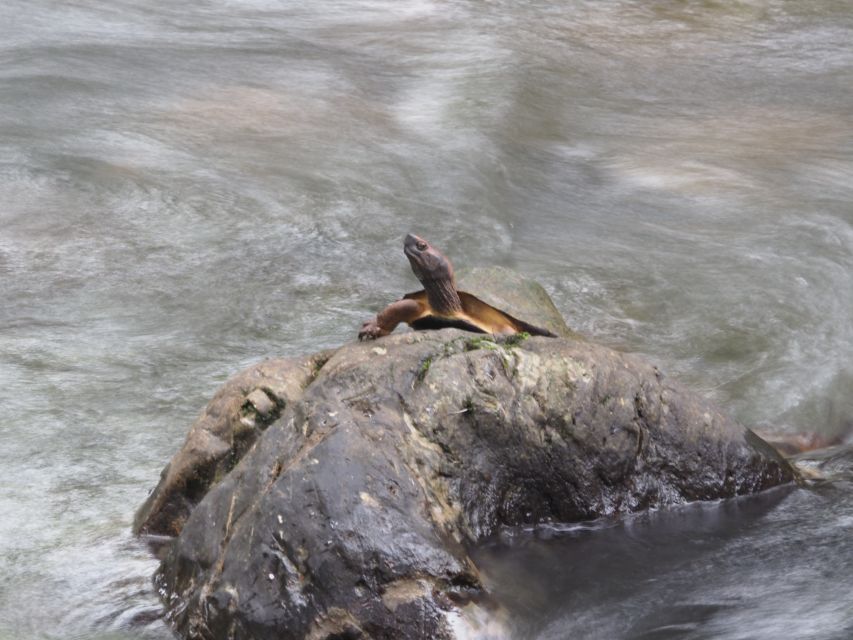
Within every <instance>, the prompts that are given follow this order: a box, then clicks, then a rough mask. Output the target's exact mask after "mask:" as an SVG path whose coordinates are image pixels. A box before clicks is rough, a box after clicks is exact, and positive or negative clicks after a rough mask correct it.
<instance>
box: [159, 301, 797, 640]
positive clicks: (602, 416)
mask: <svg viewBox="0 0 853 640" xmlns="http://www.w3.org/2000/svg"><path fill="white" fill-rule="evenodd" d="M472 293H474V292H473V291H472ZM476 295H480V294H479V293H477V294H476ZM531 321H532V322H535V320H531ZM549 328H550V327H549ZM552 330H553V329H552ZM321 360H322V359H321ZM306 362H308V361H306ZM314 362H315V363H319V362H320V361H314ZM306 366H307V369H305V371H306V373H305V375H304V377H303V378H300V380H303V381H304V384H303V383H299V384H297V385H296V387H298V391H295V392H294V394H293V396H292V398H293V399H292V400H291V399H288V400H287V401H286V402H285V406H284V408H283V411H282V413H281V415H280V417H279V418H278V419H277V420H276V421H275V422H274V423H273V424H272V425H270V426H269V428H267V429H266V430H265V431H264V432H263V433H262V434H261V435H260V437H258V438H257V441H256V442H255V444H254V446H253V447H252V448H251V449H250V450H249V451H248V453H246V455H245V457H244V458H243V459H242V460H241V461H240V463H239V464H238V465H237V466H236V467H235V468H234V469H233V470H231V472H230V473H228V474H227V475H225V476H224V477H223V478H222V479H221V481H219V482H218V483H216V484H214V485H212V488H211V489H210V491H209V492H208V494H207V495H206V496H205V497H204V499H203V500H202V501H201V502H200V503H199V504H198V505H197V506H196V507H195V509H194V510H193V511H192V513H191V514H190V516H189V518H188V519H187V521H186V524H185V525H184V526H183V529H182V531H181V534H180V536H179V537H178V538H177V539H176V541H175V543H174V545H173V547H172V548H171V550H170V552H169V554H168V555H167V557H166V558H165V560H164V561H163V563H162V565H161V567H160V569H159V571H158V573H157V576H156V581H157V584H158V587H159V589H160V592H161V594H162V595H163V597H164V600H165V603H166V606H167V609H168V611H169V618H170V621H171V622H172V624H173V625H174V627H175V629H176V630H177V631H178V632H179V633H180V634H181V635H182V636H184V637H191V638H223V639H224V638H253V639H257V640H264V639H267V638H269V639H272V638H276V639H289V638H293V639H297V638H298V639H302V638H310V639H312V640H332V639H340V638H378V639H392V638H393V639H406V638H413V639H414V638H418V639H426V638H430V639H433V638H438V639H440V638H458V637H462V633H463V632H462V629H463V628H464V627H465V625H466V621H467V620H470V619H472V617H475V615H476V614H477V613H478V611H479V612H482V611H483V610H485V609H487V608H488V602H489V600H488V593H487V592H486V589H485V587H484V585H483V583H482V582H481V579H480V576H479V574H478V571H477V568H476V566H475V565H474V564H473V562H472V561H471V560H470V558H469V557H468V555H467V553H466V546H468V545H471V544H473V543H476V542H477V541H479V540H481V539H482V538H484V537H485V536H489V535H491V534H492V533H494V532H495V531H496V530H497V529H498V528H499V527H501V526H503V525H510V526H512V525H519V524H524V523H531V524H533V523H539V522H547V521H560V522H572V521H578V520H588V519H592V518H597V517H600V516H604V515H609V514H615V513H627V512H632V511H637V510H641V509H647V508H649V507H661V506H669V505H677V504H682V503H684V502H687V501H692V500H706V499H718V498H725V497H731V496H735V495H741V494H747V493H752V492H756V491H760V490H762V489H765V488H768V487H771V486H774V485H777V484H780V483H785V482H789V481H791V480H792V479H793V478H794V472H793V471H792V469H791V467H790V466H789V465H788V463H787V462H785V461H784V460H783V459H782V458H781V457H780V456H779V455H778V454H777V453H776V451H775V450H773V449H772V448H771V447H769V446H767V445H766V444H765V443H764V442H763V441H762V440H761V439H759V438H758V437H757V436H755V435H754V434H752V432H750V431H748V430H746V429H744V428H743V427H741V426H740V425H738V424H736V423H734V422H732V421H731V420H730V419H729V418H727V417H726V416H725V415H723V414H721V413H720V412H719V411H718V410H717V409H715V408H714V407H713V406H711V405H709V404H708V403H707V402H706V401H704V400H703V399H701V398H699V397H697V396H696V395H695V394H692V393H690V392H688V391H686V390H684V389H683V388H682V387H680V386H679V385H677V384H675V383H672V382H671V381H669V380H668V379H666V378H664V377H663V376H662V375H661V374H660V372H659V371H657V370H656V369H655V368H654V367H652V366H650V365H649V364H647V363H645V362H643V361H641V360H639V359H636V358H633V357H630V356H626V355H622V354H619V353H616V352H614V351H612V350H610V349H606V348H604V347H600V346H596V345H593V344H590V343H587V342H582V341H578V340H572V339H562V338H559V339H553V338H541V337H536V338H528V339H524V338H523V337H520V336H511V337H509V338H506V339H501V340H499V341H495V340H494V339H492V338H491V337H489V336H483V335H476V334H471V333H465V332H462V331H459V330H455V329H445V330H442V331H430V332H414V333H403V334H395V335H391V336H388V337H386V338H382V339H380V340H378V341H376V342H371V343H356V344H350V345H346V346H344V347H341V348H340V349H338V350H337V351H336V352H335V353H334V354H333V355H332V356H331V357H330V358H329V359H328V361H327V362H325V364H323V366H322V368H321V369H320V370H319V372H316V371H314V372H311V373H310V374H309V373H307V371H308V370H309V369H311V366H310V365H306ZM315 368H316V367H315ZM312 379H313V381H311V380H312ZM309 381H310V384H308V382H309ZM305 384H307V387H305ZM250 386H251V385H248V386H246V387H241V388H244V389H246V390H247V391H244V393H246V394H247V395H246V398H247V399H248V397H249V395H251V393H252V392H253V390H249V387H250ZM303 387H304V391H302V388H303ZM297 396H298V397H297ZM236 402H237V401H236V400H235V403H236ZM228 406H230V407H232V410H233V406H236V404H234V405H231V404H229V405H228ZM173 465H174V462H173ZM214 475H215V474H214ZM168 476H169V473H166V477H168Z"/></svg>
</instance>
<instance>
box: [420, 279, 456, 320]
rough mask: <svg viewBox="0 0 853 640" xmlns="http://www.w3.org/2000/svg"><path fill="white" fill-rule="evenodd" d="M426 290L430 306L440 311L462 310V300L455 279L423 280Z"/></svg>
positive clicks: (448, 312)
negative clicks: (457, 291)
mask: <svg viewBox="0 0 853 640" xmlns="http://www.w3.org/2000/svg"><path fill="white" fill-rule="evenodd" d="M422 284H423V285H424V290H425V291H426V294H427V298H429V304H430V306H431V307H432V308H433V309H434V310H435V311H437V312H439V313H447V314H450V313H452V312H454V311H461V310H462V300H460V299H459V294H458V293H456V286H455V285H454V283H453V280H451V279H449V278H442V279H440V280H423V281H422Z"/></svg>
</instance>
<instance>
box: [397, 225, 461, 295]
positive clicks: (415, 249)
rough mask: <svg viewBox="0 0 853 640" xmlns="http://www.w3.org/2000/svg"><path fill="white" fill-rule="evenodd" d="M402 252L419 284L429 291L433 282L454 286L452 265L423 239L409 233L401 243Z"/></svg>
mask: <svg viewBox="0 0 853 640" xmlns="http://www.w3.org/2000/svg"><path fill="white" fill-rule="evenodd" d="M403 252H404V253H405V254H406V257H407V258H408V259H409V264H410V265H412V271H414V272H415V276H416V277H417V279H418V280H420V281H421V283H422V284H423V285H424V287H426V288H427V289H429V287H430V285H431V284H432V283H435V282H447V283H449V284H450V285H451V286H452V285H453V284H454V278H453V265H452V264H450V260H448V259H447V257H445V255H444V254H443V253H441V251H439V250H438V249H436V248H435V247H433V246H431V245H430V243H429V242H427V241H426V240H424V239H423V238H419V237H418V236H416V235H414V234H413V233H410V234H409V235H407V236H406V239H405V241H403Z"/></svg>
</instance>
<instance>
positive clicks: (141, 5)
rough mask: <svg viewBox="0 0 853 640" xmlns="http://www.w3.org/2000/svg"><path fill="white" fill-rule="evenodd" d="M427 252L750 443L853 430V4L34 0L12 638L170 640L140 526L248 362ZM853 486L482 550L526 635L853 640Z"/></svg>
mask: <svg viewBox="0 0 853 640" xmlns="http://www.w3.org/2000/svg"><path fill="white" fill-rule="evenodd" d="M409 231H413V232H416V233H419V234H421V235H423V236H425V237H427V238H428V239H430V240H431V241H432V242H434V243H435V244H436V245H437V246H439V247H440V248H442V249H443V250H444V251H445V252H446V253H447V254H448V255H449V256H451V257H452V258H453V259H454V261H455V264H456V265H457V267H465V266H479V265H487V264H501V265H507V266H511V267H514V268H517V269H519V270H521V271H523V272H524V273H526V274H528V275H530V276H532V277H534V278H536V279H537V280H539V281H540V282H541V283H543V285H544V286H545V287H546V288H547V289H548V291H549V292H550V293H551V294H552V296H553V298H554V300H555V302H556V304H557V306H558V307H559V308H560V310H561V311H562V312H563V313H564V315H565V316H566V318H567V320H568V321H569V324H570V325H571V326H572V327H574V328H575V329H577V330H579V331H580V332H582V333H584V334H586V335H588V336H590V337H591V338H592V339H594V340H596V341H599V342H602V343H605V344H608V345H611V346H613V347H616V348H618V349H621V350H624V351H629V352H635V353H641V354H645V355H647V356H648V357H650V358H651V359H653V360H654V361H655V362H656V363H657V364H658V365H659V366H660V367H661V368H662V369H664V370H665V371H666V372H668V373H669V374H670V375H671V376H672V377H676V378H678V379H680V380H682V381H683V382H685V383H686V384H688V385H689V386H691V387H693V388H694V389H696V390H698V391H699V392H701V393H704V394H706V395H707V396H709V397H712V398H714V399H715V400H716V401H718V402H719V403H720V404H722V405H723V406H725V407H726V408H727V409H728V410H729V411H730V412H732V413H733V414H734V415H735V416H736V417H737V418H738V419H739V420H741V421H743V422H744V423H746V424H747V425H750V426H760V427H764V428H767V429H770V430H777V431H803V430H805V431H818V432H820V433H823V434H826V435H833V434H836V433H840V432H842V431H843V430H845V429H846V428H848V427H849V426H850V421H851V419H853V393H851V389H853V286H851V273H853V7H851V5H850V3H849V2H846V1H841V0H839V1H829V0H813V1H809V2H795V1H789V2H783V1H781V0H742V1H737V0H731V1H725V2H724V1H722V0H720V1H714V0H705V1H703V2H700V1H696V2H685V1H676V0H659V1H648V0H637V1H630V0H600V1H595V2H593V1H588V2H582V1H579V0H571V1H568V0H567V1H565V2H541V1H540V2H537V1H531V2H508V1H503V0H496V1H492V2H486V1H484V0H481V1H478V2H474V1H468V2H464V1H461V0H445V1H439V0H435V1H429V0H422V1H416V2H406V1H402V0H373V1H361V2H355V1H345V0H337V1H330V2H323V3H320V2H316V3H307V2H294V1H285V0H281V1H277V2H276V1H273V0H243V1H241V2H229V1H227V0H206V1H202V0H190V1H187V2H179V3H175V2H167V1H166V0H133V1H130V0H111V1H110V2H106V1H103V0H101V1H98V0H74V1H68V0H66V1H60V0H55V1H54V0H4V2H2V3H0V299H2V307H0V408H2V415H3V416H4V420H2V422H0V455H2V463H0V638H4V639H5V638H10V639H11V638H15V639H19V638H24V639H26V638H62V639H65V638H75V639H78V638H79V639H83V638H86V639H89V638H98V639H106V638H109V639H118V638H121V639H127V638H133V639H138V638H158V639H164V638H168V637H170V635H169V632H168V631H167V629H166V628H165V626H164V625H163V623H162V622H161V621H160V620H159V617H158V616H159V612H160V609H159V605H158V603H157V600H156V598H155V596H154V594H153V592H152V589H151V587H150V583H149V576H150V574H151V572H152V571H153V569H154V567H155V565H156V561H155V560H153V559H152V558H151V556H150V554H149V552H148V550H147V549H146V548H145V547H144V546H142V545H141V544H139V543H137V542H136V541H134V540H133V539H132V537H131V536H130V533H129V526H130V521H131V518H132V515H133V511H134V509H135V508H136V506H137V505H138V504H140V503H141V502H142V500H143V499H144V497H145V495H146V493H147V491H148V490H149V489H150V488H151V487H152V486H153V484H154V483H155V482H156V480H157V477H158V474H159V471H160V469H161V468H162V466H163V465H164V463H165V462H166V461H167V460H168V458H169V457H170V456H171V454H172V453H173V452H174V451H175V450H176V448H177V447H178V446H179V445H180V443H181V442H182V440H183V437H184V435H185V433H186V430H187V428H188V426H189V425H190V424H191V422H192V420H193V418H194V417H195V415H196V414H197V413H198V412H199V411H200V410H201V408H202V407H203V406H204V404H205V402H206V400H207V399H208V398H209V397H210V395H211V394H212V392H213V391H214V390H215V389H216V387H217V386H218V385H219V384H221V383H222V382H223V380H225V378H226V377H227V376H228V375H230V374H231V373H233V372H236V371H237V370H239V369H240V368H242V367H243V366H245V365H247V364H249V363H252V362H255V361H257V360H259V359H261V358H263V357H265V356H272V355H282V354H299V353H306V352H311V351H315V350H318V349H320V348H324V347H329V346H335V345H338V344H340V343H342V342H345V341H347V340H351V339H353V337H354V336H355V333H356V331H357V329H358V327H359V326H360V324H361V322H362V321H364V320H365V319H367V318H368V317H370V316H371V315H372V314H373V313H374V312H375V311H376V310H377V309H378V308H381V307H382V306H383V305H384V304H386V303H387V302H389V301H391V300H393V299H395V298H396V297H398V296H399V295H400V294H401V293H403V292H406V291H410V290H413V289H415V288H417V283H416V281H415V280H414V278H413V276H412V275H411V272H410V271H409V268H408V265H407V263H406V261H405V259H404V257H403V255H402V252H401V241H402V237H403V236H404V235H405V233H407V232H409ZM850 496H851V492H850V485H849V484H845V483H844V482H841V483H839V484H837V485H833V486H832V487H831V488H830V489H824V490H822V491H817V490H806V489H800V490H796V491H794V492H793V493H791V494H789V495H787V496H786V497H783V498H781V499H779V500H777V501H775V502H773V503H772V504H770V505H768V506H766V507H764V508H763V510H759V511H760V512H759V513H753V512H752V511H750V515H749V516H748V517H747V516H742V515H737V514H735V515H731V514H729V515H727V512H725V510H726V509H736V510H737V508H736V507H734V506H731V505H729V506H726V505H717V506H715V507H709V508H710V509H711V511H710V513H712V514H716V515H713V516H712V519H714V522H715V523H716V524H714V526H712V527H710V528H708V527H706V526H705V524H703V523H704V520H702V521H701V522H699V523H698V524H697V523H691V524H689V525H685V527H686V528H685V527H681V528H679V527H675V528H673V526H672V525H671V523H669V522H668V521H664V522H663V523H661V522H660V521H658V520H656V519H655V518H653V517H650V518H649V519H645V520H644V519H642V518H640V519H637V520H631V521H630V523H629V524H626V523H614V524H613V525H612V526H609V525H608V526H607V527H605V528H604V529H600V530H599V529H596V530H595V531H593V533H590V534H588V538H583V539H578V538H577V536H574V535H573V534H572V535H556V536H554V537H555V538H556V540H557V541H556V542H555V541H554V540H551V541H548V540H542V539H541V536H538V535H533V536H529V537H528V538H525V540H526V541H525V542H524V543H523V544H520V543H517V542H516V543H513V544H509V545H504V546H503V547H501V546H500V545H499V547H500V548H503V549H504V551H505V550H506V549H513V548H518V549H519V554H516V557H519V558H528V559H529V562H527V563H526V564H525V565H524V566H525V567H532V568H535V567H537V566H541V567H542V570H541V571H538V572H537V571H533V572H532V573H531V572H530V571H526V570H523V569H522V568H520V566H521V565H518V566H516V565H513V564H512V563H510V564H509V565H507V566H510V567H515V568H513V569H512V570H511V571H509V574H507V573H506V572H503V573H502V572H501V570H500V567H499V566H498V565H500V563H501V562H504V561H506V560H505V558H506V555H505V554H502V553H496V554H494V555H495V558H492V559H491V560H490V559H489V558H486V557H484V562H486V563H488V562H494V563H497V564H496V568H495V569H494V571H493V573H494V574H495V575H496V576H501V575H505V576H506V577H505V579H504V581H503V582H501V581H500V580H498V582H497V583H496V585H495V589H496V590H497V591H498V592H500V593H502V594H503V597H504V598H505V600H506V603H507V605H506V606H507V607H508V608H509V610H511V611H513V612H514V613H513V615H514V623H513V624H514V628H515V634H516V636H517V637H518V638H537V639H539V638H542V639H544V638H562V637H572V638H583V637H601V638H614V639H615V638H622V637H624V638H628V637H643V638H647V639H648V638H652V637H655V638H658V637H660V638H663V637H673V638H674V637H708V638H724V639H730V640H734V639H738V638H776V637H783V636H782V635H778V634H777V635H772V634H773V633H774V632H776V631H778V630H779V629H782V630H786V629H787V630H792V629H793V630H794V635H792V636H789V637H797V638H815V639H818V638H820V639H824V638H825V639H830V638H849V637H851V636H853V631H851V627H850V626H849V624H850V620H851V619H853V611H851V600H853V597H851V595H850V594H851V593H853V571H851V570H849V569H850V568H851V556H853V549H851V545H850V543H849V540H850V538H851V534H853V531H851V529H853V503H851V497H850ZM744 508H746V507H744ZM715 510H716V511H715ZM702 513H705V512H704V511H703V512H702ZM738 513H739V512H738ZM691 522H692V521H691ZM638 532H640V533H638ZM546 537H547V536H546ZM718 538H725V540H724V542H720V541H719V540H718ZM638 539H639V540H642V541H644V542H643V544H639V543H638V542H637V540H638ZM696 539H699V540H700V541H701V540H706V541H707V540H711V542H708V543H707V544H705V543H696ZM596 540H599V541H598V542H596ZM715 540H716V541H717V542H716V543H713V541H715ZM601 541H606V543H607V544H606V545H605V544H604V543H603V542H601ZM513 545H515V546H513ZM644 545H645V546H644ZM815 548H817V549H820V550H821V553H812V551H813V550H814V549H815ZM584 549H586V550H591V551H592V552H593V553H583V551H584ZM608 550H610V551H611V552H612V554H613V555H612V556H608V555H607V553H606V552H607V551H608ZM522 551H523V552H524V554H527V553H528V552H529V554H532V555H523V554H522ZM646 551H648V553H646ZM635 552H636V553H635ZM543 557H544V558H547V559H548V561H547V562H540V563H539V564H538V565H537V562H536V558H543ZM608 557H612V558H615V559H616V560H619V559H620V558H621V559H622V560H621V561H617V562H612V563H609V564H608V561H607V558H608ZM627 558H633V560H632V561H630V562H629V561H627ZM498 559H501V560H500V561H499V560H498ZM561 563H567V565H566V566H571V567H574V569H573V571H575V572H577V575H579V576H585V577H586V579H587V580H586V581H585V582H583V583H580V584H578V583H574V582H572V583H571V588H569V587H566V586H565V584H566V583H565V580H566V578H565V576H563V577H560V575H555V574H554V573H553V572H550V573H549V572H548V571H545V568H546V567H548V566H552V567H553V566H562V565H561ZM501 566H503V565H501ZM841 568H846V569H848V570H846V571H842V570H840V569H841ZM718 569H719V570H718ZM513 576H518V577H517V578H516V577H513ZM595 576H599V578H598V579H596V578H595ZM587 583H591V586H590V587H589V588H586V586H585V585H586V584H587ZM513 585H515V586H514V588H512V587H513ZM537 585H539V588H538V589H537V588H536V586H537ZM751 585H754V587H753V589H751V590H749V589H748V588H749V587H750V586H751ZM631 586H633V587H634V588H629V587H631ZM747 590H749V594H750V595H749V597H748V598H746V597H745V595H744V594H745V592H746V591H747ZM738 598H740V599H738ZM531 599H532V600H531ZM733 599H734V600H733ZM732 602H735V605H732ZM697 603H698V604H699V605H702V606H707V607H711V609H708V610H706V609H702V608H701V607H699V608H695V609H689V608H688V609H686V611H688V613H687V614H685V613H684V611H682V610H681V609H678V607H679V606H682V605H683V606H685V607H689V606H693V605H697ZM738 603H739V604H738ZM708 611H711V613H708ZM656 612H657V614H659V616H658V617H656V618H655V619H656V620H657V619H659V620H664V621H665V620H666V619H667V615H668V613H667V612H670V613H671V615H672V616H675V617H674V619H675V620H676V622H675V623H673V624H674V625H675V627H673V629H674V630H673V629H670V630H669V631H668V630H667V629H666V628H663V627H661V629H658V627H655V626H654V625H652V626H649V624H651V623H648V624H647V622H644V620H646V618H644V616H646V615H655V614H656ZM689 612H693V613H689ZM691 616H692V617H691ZM685 618H686V620H685ZM770 622H772V624H770ZM644 625H645V626H644ZM678 625H681V627H678ZM691 625H693V626H692V627H691ZM845 625H847V626H845ZM665 626H666V625H664V627H665ZM679 629H680V630H679ZM688 629H693V631H689V633H698V634H700V635H695V636H689V635H688V631H687V630H688ZM670 631H671V632H672V634H671V635H665V634H667V633H670ZM643 633H645V634H646V635H642V634H643ZM702 633H705V634H706V635H701V634H702ZM649 634H651V635H649ZM655 634H658V635H655ZM661 634H663V635H661ZM673 634H674V635H673ZM679 634H681V635H679ZM839 634H841V635H839ZM783 635H784V634H783Z"/></svg>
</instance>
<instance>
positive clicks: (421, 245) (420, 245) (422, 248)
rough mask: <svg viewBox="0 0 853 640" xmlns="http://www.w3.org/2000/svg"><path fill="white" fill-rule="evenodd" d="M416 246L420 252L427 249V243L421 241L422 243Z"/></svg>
mask: <svg viewBox="0 0 853 640" xmlns="http://www.w3.org/2000/svg"><path fill="white" fill-rule="evenodd" d="M415 246H416V247H417V248H418V251H424V250H426V248H427V243H426V242H423V241H421V242H418V243H417V244H416V245H415Z"/></svg>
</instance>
